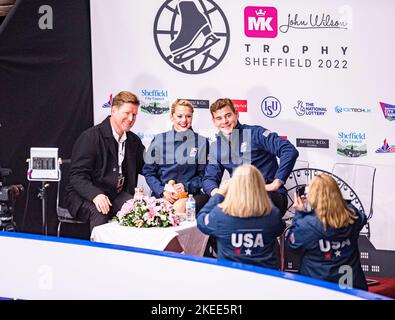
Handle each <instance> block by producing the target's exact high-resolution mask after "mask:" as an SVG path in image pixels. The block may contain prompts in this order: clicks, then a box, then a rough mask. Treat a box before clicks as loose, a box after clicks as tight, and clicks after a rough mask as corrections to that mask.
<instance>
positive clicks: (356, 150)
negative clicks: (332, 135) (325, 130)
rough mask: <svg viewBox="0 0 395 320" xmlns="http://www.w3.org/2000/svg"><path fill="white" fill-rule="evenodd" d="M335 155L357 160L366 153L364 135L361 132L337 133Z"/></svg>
mask: <svg viewBox="0 0 395 320" xmlns="http://www.w3.org/2000/svg"><path fill="white" fill-rule="evenodd" d="M337 136H338V143H337V154H338V155H341V156H343V157H349V158H359V157H364V156H366V155H367V153H368V149H367V145H366V134H365V133H361V132H338V134H337Z"/></svg>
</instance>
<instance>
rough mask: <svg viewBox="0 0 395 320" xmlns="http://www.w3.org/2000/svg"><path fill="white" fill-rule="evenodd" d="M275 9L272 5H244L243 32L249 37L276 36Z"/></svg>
mask: <svg viewBox="0 0 395 320" xmlns="http://www.w3.org/2000/svg"><path fill="white" fill-rule="evenodd" d="M277 24H278V17H277V9H276V8H274V7H245V8H244V33H245V35H246V36H247V37H250V38H275V37H277V29H278V28H277Z"/></svg>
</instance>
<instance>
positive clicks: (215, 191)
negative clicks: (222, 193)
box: [210, 188, 219, 196]
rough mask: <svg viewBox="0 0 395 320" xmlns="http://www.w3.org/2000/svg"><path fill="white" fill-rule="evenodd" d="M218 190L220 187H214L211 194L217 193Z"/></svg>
mask: <svg viewBox="0 0 395 320" xmlns="http://www.w3.org/2000/svg"><path fill="white" fill-rule="evenodd" d="M218 192H219V189H218V188H214V189H213V190H211V193H210V196H213V195H215V194H216V193H218Z"/></svg>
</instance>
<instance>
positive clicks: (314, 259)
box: [287, 207, 367, 290]
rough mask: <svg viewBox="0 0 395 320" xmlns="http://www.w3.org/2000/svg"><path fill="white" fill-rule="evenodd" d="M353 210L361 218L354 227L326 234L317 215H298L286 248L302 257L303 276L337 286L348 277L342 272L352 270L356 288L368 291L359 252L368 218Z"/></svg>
mask: <svg viewBox="0 0 395 320" xmlns="http://www.w3.org/2000/svg"><path fill="white" fill-rule="evenodd" d="M352 209H353V210H354V211H355V212H356V213H357V215H358V219H357V220H355V222H354V223H353V224H352V225H349V226H347V227H344V228H340V229H334V228H332V227H327V230H324V226H323V224H322V223H321V221H320V220H319V219H318V218H317V216H316V214H315V212H314V211H309V212H299V211H298V212H296V213H295V216H294V219H293V221H292V225H291V228H290V231H289V233H288V240H287V244H288V246H289V247H290V248H291V249H296V250H299V253H300V254H301V261H300V273H301V274H303V275H306V276H309V277H312V278H316V279H321V280H326V281H330V282H337V283H338V282H339V279H340V277H341V276H343V275H345V271H344V270H343V269H340V268H341V267H342V266H350V267H351V268H352V275H353V287H354V288H357V289H364V290H367V285H366V279H365V275H364V273H363V271H362V267H361V262H360V259H359V249H358V237H359V232H360V231H361V229H362V228H363V226H364V225H365V224H366V221H367V218H366V215H365V214H364V213H362V212H360V211H358V210H357V209H356V208H355V207H352ZM343 268H344V267H343ZM339 269H340V270H339Z"/></svg>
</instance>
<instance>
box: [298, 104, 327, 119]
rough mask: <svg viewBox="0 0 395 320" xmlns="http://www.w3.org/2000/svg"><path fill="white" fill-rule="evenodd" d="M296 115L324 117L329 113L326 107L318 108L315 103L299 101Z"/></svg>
mask: <svg viewBox="0 0 395 320" xmlns="http://www.w3.org/2000/svg"><path fill="white" fill-rule="evenodd" d="M294 110H295V112H296V114H297V115H298V116H299V117H301V116H305V115H306V116H323V115H325V113H326V112H327V111H328V110H327V109H326V108H325V107H317V106H315V105H314V102H303V101H302V100H298V102H297V104H296V106H294Z"/></svg>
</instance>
